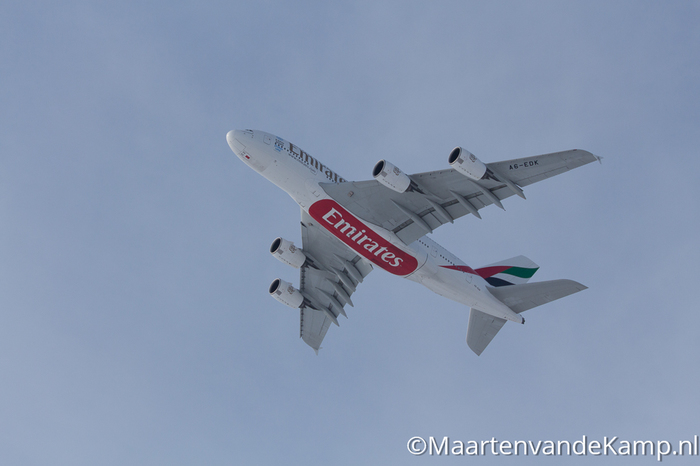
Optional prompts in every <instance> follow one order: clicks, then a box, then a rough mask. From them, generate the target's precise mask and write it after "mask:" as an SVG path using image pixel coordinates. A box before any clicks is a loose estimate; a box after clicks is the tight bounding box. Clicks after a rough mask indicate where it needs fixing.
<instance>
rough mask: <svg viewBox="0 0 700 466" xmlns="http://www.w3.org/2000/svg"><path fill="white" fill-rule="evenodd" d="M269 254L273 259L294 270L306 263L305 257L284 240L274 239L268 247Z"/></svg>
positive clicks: (299, 250)
mask: <svg viewBox="0 0 700 466" xmlns="http://www.w3.org/2000/svg"><path fill="white" fill-rule="evenodd" d="M270 254H272V255H273V256H274V258H275V259H277V260H279V261H281V262H284V263H285V264H287V265H291V266H292V267H294V268H295V269H298V268H299V267H301V266H302V265H304V262H306V256H305V255H304V253H303V252H301V249H299V248H297V247H296V246H294V243H292V242H291V241H287V240H286V239H284V238H276V239H275V240H274V241H273V242H272V244H271V245H270Z"/></svg>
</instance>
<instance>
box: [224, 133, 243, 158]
mask: <svg viewBox="0 0 700 466" xmlns="http://www.w3.org/2000/svg"><path fill="white" fill-rule="evenodd" d="M241 134H242V131H239V130H237V129H234V130H231V131H229V132H228V133H226V142H228V146H229V147H230V148H231V150H232V151H233V152H234V153H235V154H236V155H239V154H240V153H241V152H242V151H243V150H244V149H245V145H243V144H241V139H243V138H242V137H241Z"/></svg>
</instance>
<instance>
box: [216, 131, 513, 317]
mask: <svg viewBox="0 0 700 466" xmlns="http://www.w3.org/2000/svg"><path fill="white" fill-rule="evenodd" d="M226 139H227V141H228V144H229V146H230V147H231V150H233V152H234V153H235V154H236V155H237V156H238V157H239V158H240V159H241V160H242V161H243V162H245V163H246V164H247V165H248V166H250V167H251V168H252V169H253V170H255V171H256V172H258V173H260V174H261V175H262V176H264V177H265V178H267V179H268V180H270V181H271V182H272V183H274V184H276V185H277V186H279V187H280V188H282V189H283V190H284V191H286V192H287V194H289V195H290V196H291V197H292V199H294V200H295V201H296V202H297V204H299V205H300V206H301V208H302V209H304V211H306V212H307V213H308V214H309V215H310V216H311V217H313V218H314V219H315V220H316V221H317V223H318V225H320V226H322V227H324V228H325V229H326V230H328V232H329V233H331V234H332V235H333V236H335V237H336V238H338V239H339V240H340V241H341V242H343V243H344V244H345V245H346V246H347V247H348V248H350V249H352V250H353V251H354V252H356V253H357V254H359V255H361V256H362V257H364V258H365V259H366V260H368V261H369V262H371V263H372V264H374V265H375V266H377V267H379V268H381V269H384V270H386V271H388V272H390V273H392V274H394V275H398V276H401V277H404V278H407V279H409V280H412V281H414V282H417V283H420V284H422V285H423V286H425V287H426V288H428V289H430V290H431V291H433V292H435V293H437V294H439V295H441V296H444V297H446V298H448V299H451V300H453V301H456V302H458V303H462V304H465V305H467V306H469V307H474V308H477V309H479V310H480V311H482V312H485V313H487V314H491V315H493V316H495V317H499V318H503V319H507V320H512V321H514V322H518V323H520V322H522V317H521V316H520V315H518V314H516V313H515V312H513V311H512V310H511V309H510V308H508V307H507V306H506V305H505V304H503V303H502V302H500V301H499V300H497V299H496V298H495V297H494V296H493V295H492V294H491V293H490V292H489V291H488V288H487V282H486V280H484V279H483V278H482V277H481V276H479V274H477V273H476V272H475V271H474V270H473V269H472V268H470V267H469V266H468V265H467V264H466V263H464V262H463V261H461V260H460V259H459V258H458V257H457V256H455V255H454V254H452V253H451V252H449V251H448V250H447V249H445V248H443V247H442V246H440V245H439V244H437V243H436V242H435V241H433V240H432V239H430V238H428V237H427V236H423V237H422V238H420V239H418V240H417V241H415V242H413V243H411V244H409V245H406V244H404V243H403V242H402V241H401V240H400V239H399V238H398V237H397V236H396V234H394V233H393V232H392V231H389V230H387V229H385V228H382V227H380V226H378V225H375V224H372V223H370V222H367V221H365V220H362V219H360V218H358V217H356V216H355V215H353V214H352V213H350V212H348V211H347V210H346V209H344V208H343V207H342V206H341V205H340V204H338V203H337V202H336V201H335V200H334V199H333V198H331V197H330V196H328V194H326V192H325V191H324V190H323V188H322V187H321V186H320V185H319V183H339V182H344V181H346V180H345V179H343V178H342V177H340V176H339V175H338V174H337V173H335V172H334V171H333V170H331V169H330V168H329V167H327V166H326V165H324V164H322V163H321V162H319V161H318V160H317V159H315V158H314V157H311V156H310V155H309V154H308V153H307V152H305V151H303V150H301V149H300V148H299V147H298V146H295V145H293V144H291V143H289V142H288V141H285V140H283V139H281V138H279V137H276V136H274V135H272V134H269V133H265V132H263V131H252V130H245V131H239V130H234V131H230V132H229V133H228V134H227V135H226ZM387 189H388V188H387Z"/></svg>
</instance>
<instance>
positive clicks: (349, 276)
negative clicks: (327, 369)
mask: <svg viewBox="0 0 700 466" xmlns="http://www.w3.org/2000/svg"><path fill="white" fill-rule="evenodd" d="M301 238H302V249H303V252H304V254H305V255H306V256H307V261H306V263H305V264H304V265H303V266H302V267H301V270H300V283H299V290H300V291H301V293H302V295H303V296H304V304H303V305H302V307H301V311H300V336H301V338H302V339H303V340H304V342H306V344H308V345H309V346H310V347H311V348H313V349H314V351H316V352H317V353H318V350H319V349H320V348H321V342H322V341H323V338H324V337H325V336H326V332H327V331H328V328H329V327H330V325H331V324H336V325H339V321H338V318H339V316H340V315H341V314H342V315H343V316H345V317H347V314H346V312H345V309H344V308H345V305H346V304H350V306H352V305H353V303H352V300H351V298H350V296H351V295H352V294H353V293H354V292H355V289H356V288H357V286H358V284H359V283H361V282H362V281H363V280H364V277H366V276H367V275H368V274H369V273H370V272H371V271H372V265H371V264H370V263H369V262H367V260H365V259H363V258H361V257H360V256H358V255H357V254H355V253H354V252H353V251H351V250H350V249H349V248H348V247H347V246H345V245H344V244H342V243H341V242H340V241H339V240H338V239H337V238H335V237H334V236H332V235H330V234H329V233H327V232H326V231H325V230H324V229H323V228H321V227H319V226H318V225H317V224H316V221H315V220H314V219H313V218H311V217H310V216H309V215H308V214H307V213H306V212H304V211H302V215H301Z"/></svg>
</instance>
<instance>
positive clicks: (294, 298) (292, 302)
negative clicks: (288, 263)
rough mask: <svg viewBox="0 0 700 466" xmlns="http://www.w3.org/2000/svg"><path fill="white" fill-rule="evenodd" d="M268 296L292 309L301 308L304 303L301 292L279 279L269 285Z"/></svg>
mask: <svg viewBox="0 0 700 466" xmlns="http://www.w3.org/2000/svg"><path fill="white" fill-rule="evenodd" d="M270 296H272V297H273V298H275V299H276V300H277V301H279V302H281V303H282V304H285V305H287V306H289V307H291V308H294V309H298V308H299V307H301V304H302V303H303V302H304V297H303V296H302V295H301V291H299V290H297V289H296V288H294V287H293V286H292V284H291V283H289V282H285V281H284V280H280V279H279V278H275V279H274V280H273V281H272V284H270Z"/></svg>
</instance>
